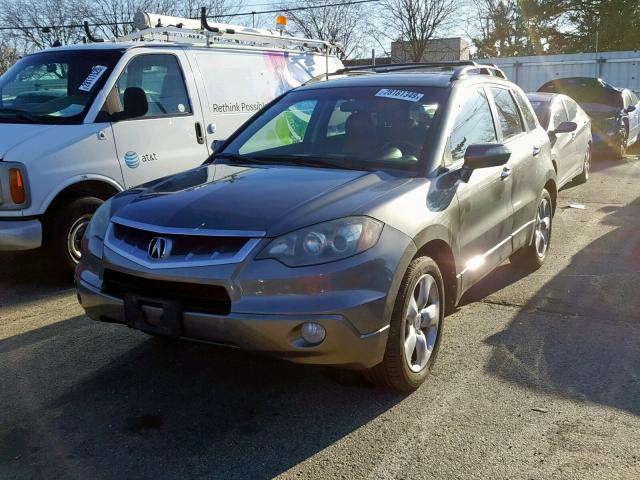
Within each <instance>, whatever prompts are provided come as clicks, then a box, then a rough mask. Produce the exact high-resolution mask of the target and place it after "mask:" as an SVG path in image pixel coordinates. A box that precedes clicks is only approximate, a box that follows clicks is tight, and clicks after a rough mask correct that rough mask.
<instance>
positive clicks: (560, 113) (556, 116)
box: [553, 102, 569, 128]
mask: <svg viewBox="0 0 640 480" xmlns="http://www.w3.org/2000/svg"><path fill="white" fill-rule="evenodd" d="M568 120H569V118H568V117H567V112H566V110H565V109H564V105H562V102H555V103H554V105H553V127H554V128H557V127H558V125H560V124H561V123H562V122H567V121H568Z"/></svg>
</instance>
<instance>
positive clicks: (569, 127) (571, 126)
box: [549, 122, 578, 134]
mask: <svg viewBox="0 0 640 480" xmlns="http://www.w3.org/2000/svg"><path fill="white" fill-rule="evenodd" d="M577 129H578V124H577V123H576V122H562V123H561V124H560V125H558V127H557V128H556V129H555V130H551V131H550V132H549V133H553V134H557V133H571V132H575V131H576V130H577Z"/></svg>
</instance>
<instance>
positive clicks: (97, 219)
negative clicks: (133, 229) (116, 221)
mask: <svg viewBox="0 0 640 480" xmlns="http://www.w3.org/2000/svg"><path fill="white" fill-rule="evenodd" d="M110 220H111V200H107V201H106V202H104V203H103V204H102V205H100V207H99V208H98V209H97V210H96V211H95V213H94V214H93V217H91V222H90V223H89V226H88V227H87V231H86V232H85V233H84V237H85V238H86V239H87V240H88V239H91V238H93V237H98V238H99V239H101V240H104V237H105V235H106V233H107V227H108V226H109V221H110Z"/></svg>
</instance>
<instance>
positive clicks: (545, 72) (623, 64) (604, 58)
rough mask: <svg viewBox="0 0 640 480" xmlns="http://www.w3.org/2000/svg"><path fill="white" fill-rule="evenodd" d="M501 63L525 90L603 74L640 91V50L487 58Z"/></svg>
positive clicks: (619, 85)
mask: <svg viewBox="0 0 640 480" xmlns="http://www.w3.org/2000/svg"><path fill="white" fill-rule="evenodd" d="M487 61H489V62H493V63H495V64H496V65H498V66H500V68H502V69H503V70H504V72H505V73H506V74H507V77H508V78H509V79H510V80H511V81H512V82H515V83H517V84H518V85H520V87H522V88H523V89H524V91H525V92H531V91H535V90H537V89H538V88H539V87H540V86H541V85H542V84H543V83H545V82H548V81H549V80H553V79H554V78H563V77H599V78H602V79H604V80H605V81H607V82H609V83H611V84H612V85H615V86H616V87H624V88H630V89H631V90H635V91H636V92H640V52H636V51H629V52H602V53H576V54H567V55H544V56H536V57H511V58H491V59H487Z"/></svg>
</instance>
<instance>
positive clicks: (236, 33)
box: [85, 7, 342, 55]
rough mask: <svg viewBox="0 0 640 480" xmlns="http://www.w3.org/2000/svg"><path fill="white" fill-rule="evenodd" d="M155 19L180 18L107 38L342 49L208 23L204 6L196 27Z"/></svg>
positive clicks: (270, 32)
mask: <svg viewBox="0 0 640 480" xmlns="http://www.w3.org/2000/svg"><path fill="white" fill-rule="evenodd" d="M140 15H143V17H141V18H143V19H144V18H145V17H144V15H146V18H147V19H149V18H151V17H150V15H149V14H144V13H141V12H140ZM156 18H159V19H160V18H164V19H172V20H176V21H177V20H183V21H181V22H175V23H174V24H172V25H167V26H163V25H162V22H161V21H160V20H158V21H157V22H155V21H154V23H155V25H154V23H152V25H154V26H148V22H145V27H146V28H141V29H139V30H137V31H134V32H132V33H130V34H128V35H124V36H121V37H116V38H114V39H112V40H111V41H112V42H115V43H119V42H128V41H140V42H144V41H160V42H174V43H186V44H191V45H201V46H206V47H211V46H214V45H216V44H217V45H220V44H225V43H226V44H229V43H231V44H248V45H255V46H261V47H273V48H282V49H300V50H303V51H306V50H312V51H317V52H321V53H324V54H326V55H329V54H332V53H335V54H337V53H338V52H340V51H342V45H341V44H339V43H331V42H327V41H325V40H312V39H308V38H300V37H293V36H290V35H286V34H283V33H281V32H279V31H274V30H266V29H252V28H247V27H241V26H235V25H222V24H210V23H209V22H208V21H207V9H206V8H205V7H203V8H202V10H201V15H200V21H199V28H197V25H198V23H197V22H198V21H197V20H192V19H177V18H173V17H161V16H156ZM143 21H144V20H143ZM85 33H87V38H88V39H89V40H90V41H93V42H100V41H104V40H103V39H100V38H96V37H94V36H93V35H91V33H90V32H89V27H88V25H85Z"/></svg>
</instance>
